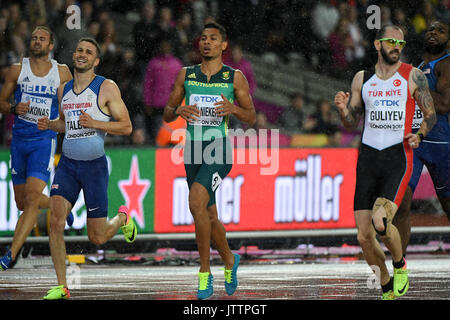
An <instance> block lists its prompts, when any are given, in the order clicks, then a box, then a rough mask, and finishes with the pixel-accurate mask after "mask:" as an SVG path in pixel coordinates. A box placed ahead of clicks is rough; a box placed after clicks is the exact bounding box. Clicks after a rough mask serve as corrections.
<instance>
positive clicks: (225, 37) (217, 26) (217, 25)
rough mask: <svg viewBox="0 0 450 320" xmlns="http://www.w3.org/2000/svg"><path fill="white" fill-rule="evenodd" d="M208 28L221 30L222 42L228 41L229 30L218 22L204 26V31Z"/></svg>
mask: <svg viewBox="0 0 450 320" xmlns="http://www.w3.org/2000/svg"><path fill="white" fill-rule="evenodd" d="M208 28H214V29H217V30H219V32H220V35H221V36H222V40H224V41H226V40H227V30H226V29H225V27H224V26H222V25H221V24H219V23H217V22H209V23H207V24H205V25H204V26H203V30H205V29H208Z"/></svg>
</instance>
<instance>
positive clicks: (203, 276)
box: [197, 272, 214, 300]
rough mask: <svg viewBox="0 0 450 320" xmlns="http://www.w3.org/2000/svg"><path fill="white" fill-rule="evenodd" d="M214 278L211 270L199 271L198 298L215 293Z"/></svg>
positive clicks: (204, 297) (202, 298) (201, 298)
mask: <svg viewBox="0 0 450 320" xmlns="http://www.w3.org/2000/svg"><path fill="white" fill-rule="evenodd" d="M213 284H214V278H213V276H212V274H210V273H209V272H199V273H198V290H197V298H198V299H199V300H204V299H208V298H209V297H211V296H212V294H213V293H214V288H213Z"/></svg>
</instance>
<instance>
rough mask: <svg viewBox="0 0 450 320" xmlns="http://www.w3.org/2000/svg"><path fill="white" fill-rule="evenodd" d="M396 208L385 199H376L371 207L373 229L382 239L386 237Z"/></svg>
mask: <svg viewBox="0 0 450 320" xmlns="http://www.w3.org/2000/svg"><path fill="white" fill-rule="evenodd" d="M396 210H397V208H396V205H395V203H393V202H392V201H390V200H388V199H386V198H382V197H380V198H377V199H376V200H375V204H374V205H373V209H372V212H373V216H372V225H373V227H374V228H375V232H376V233H377V234H379V235H380V236H382V237H386V236H387V235H388V228H389V225H390V224H391V223H392V219H393V217H394V215H395V212H396Z"/></svg>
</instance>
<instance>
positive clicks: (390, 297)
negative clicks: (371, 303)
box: [381, 290, 395, 300]
mask: <svg viewBox="0 0 450 320" xmlns="http://www.w3.org/2000/svg"><path fill="white" fill-rule="evenodd" d="M381 299H382V300H395V294H394V291H392V290H389V291H388V292H384V293H383V297H382V298H381Z"/></svg>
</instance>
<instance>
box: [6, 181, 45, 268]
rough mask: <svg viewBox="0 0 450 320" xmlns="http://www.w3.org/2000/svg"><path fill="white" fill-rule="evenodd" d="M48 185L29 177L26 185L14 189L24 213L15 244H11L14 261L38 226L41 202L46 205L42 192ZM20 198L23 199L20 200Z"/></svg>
mask: <svg viewBox="0 0 450 320" xmlns="http://www.w3.org/2000/svg"><path fill="white" fill-rule="evenodd" d="M46 185H47V183H46V182H45V181H43V180H41V179H38V178H35V177H28V178H27V182H26V183H25V184H24V185H20V186H17V187H16V186H15V187H14V192H16V190H17V194H16V193H15V194H16V195H15V197H16V199H17V200H19V199H20V200H19V204H18V208H19V210H20V209H22V210H23V212H22V214H21V215H20V217H19V219H18V221H17V225H16V229H15V231H14V237H13V242H12V244H11V256H12V258H13V260H14V259H15V258H16V256H17V254H18V253H19V251H20V249H21V248H22V246H23V244H24V242H25V240H26V239H27V237H28V236H29V234H30V232H31V230H32V229H33V227H34V225H35V224H36V221H37V216H38V213H39V208H40V204H41V202H43V203H44V204H45V199H44V201H41V198H42V190H44V188H45V186H46ZM19 196H21V197H20V198H19Z"/></svg>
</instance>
